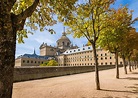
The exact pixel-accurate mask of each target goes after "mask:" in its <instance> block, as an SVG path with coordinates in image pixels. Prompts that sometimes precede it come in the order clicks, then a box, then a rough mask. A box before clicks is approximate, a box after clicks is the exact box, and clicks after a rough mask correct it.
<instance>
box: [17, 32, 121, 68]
mask: <svg viewBox="0 0 138 98" xmlns="http://www.w3.org/2000/svg"><path fill="white" fill-rule="evenodd" d="M56 43H57V46H55V47H53V46H51V45H47V43H42V44H41V45H40V48H39V49H40V55H36V54H35V53H34V54H24V55H22V56H19V57H18V58H16V61H15V65H16V66H39V65H40V64H42V63H43V62H44V61H47V60H49V59H51V58H52V59H53V58H54V59H56V60H57V61H58V65H59V66H89V65H95V64H94V57H93V49H92V47H91V46H83V47H81V48H78V47H77V46H73V45H72V44H71V41H70V40H69V38H68V37H67V36H66V34H65V32H63V33H62V36H61V37H60V38H59V39H58V40H57V41H56ZM97 56H98V58H97V59H98V63H99V65H115V57H114V54H111V53H110V52H108V51H105V50H103V49H100V48H98V49H97ZM118 59H119V64H122V59H121V58H118Z"/></svg>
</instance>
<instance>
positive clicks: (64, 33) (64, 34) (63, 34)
mask: <svg viewBox="0 0 138 98" xmlns="http://www.w3.org/2000/svg"><path fill="white" fill-rule="evenodd" d="M63 30H64V31H63V33H62V36H66V32H65V27H64V28H63Z"/></svg>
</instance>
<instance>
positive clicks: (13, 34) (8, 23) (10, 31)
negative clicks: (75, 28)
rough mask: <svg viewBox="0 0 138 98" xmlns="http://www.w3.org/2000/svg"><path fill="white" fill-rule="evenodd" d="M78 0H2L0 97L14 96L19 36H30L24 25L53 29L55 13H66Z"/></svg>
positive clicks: (0, 6)
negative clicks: (50, 27)
mask: <svg viewBox="0 0 138 98" xmlns="http://www.w3.org/2000/svg"><path fill="white" fill-rule="evenodd" d="M76 1H77V0H0V98H11V96H12V87H13V71H14V65H15V47H16V39H17V40H18V42H20V43H21V42H23V37H27V33H30V31H27V30H25V29H24V26H29V27H30V28H31V29H32V30H36V29H38V28H40V31H43V30H45V29H46V30H48V31H49V32H51V33H54V31H53V30H52V29H48V28H46V26H52V25H54V24H55V23H56V20H55V19H54V15H55V14H58V15H62V16H67V14H68V13H69V12H70V11H71V9H72V8H73V6H74V4H75V2H76Z"/></svg>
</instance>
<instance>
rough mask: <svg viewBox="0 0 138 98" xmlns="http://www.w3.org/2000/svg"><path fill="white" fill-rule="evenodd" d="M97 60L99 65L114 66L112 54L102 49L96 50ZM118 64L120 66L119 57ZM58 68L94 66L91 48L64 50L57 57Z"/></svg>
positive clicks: (120, 60)
mask: <svg viewBox="0 0 138 98" xmlns="http://www.w3.org/2000/svg"><path fill="white" fill-rule="evenodd" d="M97 56H98V57H97V59H98V63H99V65H115V56H114V54H112V53H110V52H108V51H105V50H103V49H100V48H99V49H97ZM118 60H119V64H122V59H121V58H120V57H119V58H118ZM58 65H59V66H89V65H95V62H94V56H93V49H92V47H91V46H84V47H82V48H77V49H70V50H66V51H65V52H64V53H63V54H61V55H60V56H58Z"/></svg>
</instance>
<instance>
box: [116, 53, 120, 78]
mask: <svg viewBox="0 0 138 98" xmlns="http://www.w3.org/2000/svg"><path fill="white" fill-rule="evenodd" d="M115 61H116V64H115V65H116V78H117V79H119V66H118V52H117V51H116V52H115Z"/></svg>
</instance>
